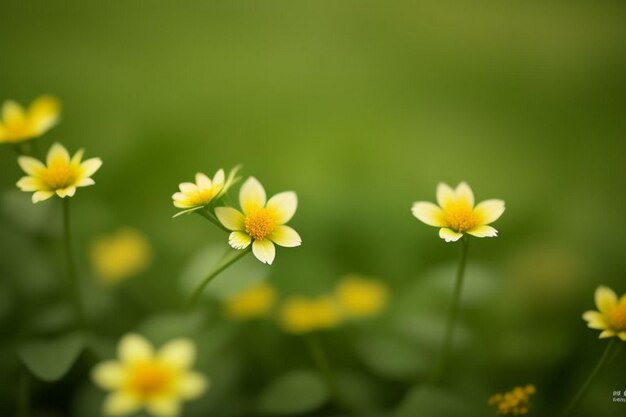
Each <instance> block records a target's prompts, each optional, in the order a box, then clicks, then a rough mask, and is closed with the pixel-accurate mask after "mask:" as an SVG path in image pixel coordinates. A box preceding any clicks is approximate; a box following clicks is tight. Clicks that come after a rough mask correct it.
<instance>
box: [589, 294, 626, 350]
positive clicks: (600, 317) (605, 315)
mask: <svg viewBox="0 0 626 417" xmlns="http://www.w3.org/2000/svg"><path fill="white" fill-rule="evenodd" d="M595 301H596V307H597V308H598V311H593V310H590V311H587V312H585V313H584V314H583V319H585V320H586V321H587V325H588V326H589V327H591V328H592V329H598V330H602V333H600V338H605V337H613V336H617V337H619V338H620V339H622V340H623V341H626V294H624V295H622V297H621V298H620V299H619V300H618V299H617V294H615V291H613V290H612V289H610V288H608V287H604V286H600V287H598V288H597V289H596V293H595Z"/></svg>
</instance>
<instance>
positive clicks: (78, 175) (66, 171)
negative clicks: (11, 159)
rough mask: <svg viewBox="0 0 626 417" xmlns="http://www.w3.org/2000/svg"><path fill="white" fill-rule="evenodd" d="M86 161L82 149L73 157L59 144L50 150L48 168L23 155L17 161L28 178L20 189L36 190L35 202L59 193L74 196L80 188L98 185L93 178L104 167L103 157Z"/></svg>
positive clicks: (64, 195) (59, 194)
mask: <svg viewBox="0 0 626 417" xmlns="http://www.w3.org/2000/svg"><path fill="white" fill-rule="evenodd" d="M82 159H83V150H82V149H81V150H79V151H78V152H76V153H75V154H74V156H72V157H71V158H70V154H69V153H68V152H67V149H65V148H64V147H63V145H61V144H59V143H55V144H54V145H52V147H51V148H50V150H49V151H48V156H47V158H46V164H45V165H44V164H43V163H42V162H41V161H39V160H38V159H35V158H32V157H30V156H20V157H19V158H18V159H17V162H18V163H19V165H20V167H21V168H22V169H23V170H24V172H26V174H28V175H27V176H25V177H22V178H21V179H20V180H19V181H18V182H17V186H18V187H19V188H20V189H21V190H22V191H26V192H31V191H34V193H33V203H37V202H39V201H43V200H47V199H49V198H50V197H52V196H53V195H55V194H56V195H58V196H59V197H61V198H65V197H72V196H73V195H74V194H75V193H76V187H87V186H88V185H93V184H95V182H94V180H93V179H91V176H92V175H93V174H94V173H95V172H96V171H97V170H98V169H99V168H100V166H101V165H102V161H101V160H100V158H91V159H87V160H86V161H83V160H82Z"/></svg>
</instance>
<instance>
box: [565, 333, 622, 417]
mask: <svg viewBox="0 0 626 417" xmlns="http://www.w3.org/2000/svg"><path fill="white" fill-rule="evenodd" d="M614 345H615V338H612V339H611V341H610V342H609V343H607V345H606V349H604V353H603V354H602V357H601V358H600V360H599V361H598V363H597V364H596V367H595V368H593V371H591V373H590V374H589V376H588V377H587V379H586V380H585V382H584V383H583V385H582V386H581V387H580V389H579V390H578V392H577V393H576V395H575V396H574V398H572V401H571V402H570V403H569V405H568V406H567V408H566V409H565V412H563V417H567V416H569V415H571V414H572V412H573V411H574V410H575V409H576V407H578V404H579V403H580V401H581V400H582V399H583V397H584V396H585V394H586V393H587V390H589V387H590V386H591V383H592V382H593V380H594V379H595V378H596V376H598V373H599V372H600V370H601V369H602V368H603V367H604V365H605V364H606V362H607V359H608V358H609V356H610V352H611V349H613V346H614Z"/></svg>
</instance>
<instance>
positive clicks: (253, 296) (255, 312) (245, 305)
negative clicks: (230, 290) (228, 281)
mask: <svg viewBox="0 0 626 417" xmlns="http://www.w3.org/2000/svg"><path fill="white" fill-rule="evenodd" d="M275 301H276V291H275V290H274V288H272V287H271V286H270V285H269V284H267V283H265V282H263V283H261V284H260V285H257V286H256V287H253V288H250V289H248V290H246V291H244V292H242V293H239V294H236V295H234V296H233V297H231V298H229V299H228V300H226V302H225V304H224V308H225V310H226V314H228V316H229V317H231V318H233V319H235V320H246V319H251V318H255V317H264V316H266V315H267V314H268V313H269V312H270V311H271V309H272V306H273V305H274V302H275Z"/></svg>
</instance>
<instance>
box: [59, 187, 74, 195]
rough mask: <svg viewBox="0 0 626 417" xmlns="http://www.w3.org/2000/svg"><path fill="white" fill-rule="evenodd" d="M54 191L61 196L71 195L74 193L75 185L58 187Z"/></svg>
mask: <svg viewBox="0 0 626 417" xmlns="http://www.w3.org/2000/svg"><path fill="white" fill-rule="evenodd" d="M56 193H57V195H58V196H59V197H61V198H65V197H73V196H74V194H76V187H75V186H71V187H66V188H59V189H57V190H56Z"/></svg>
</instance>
